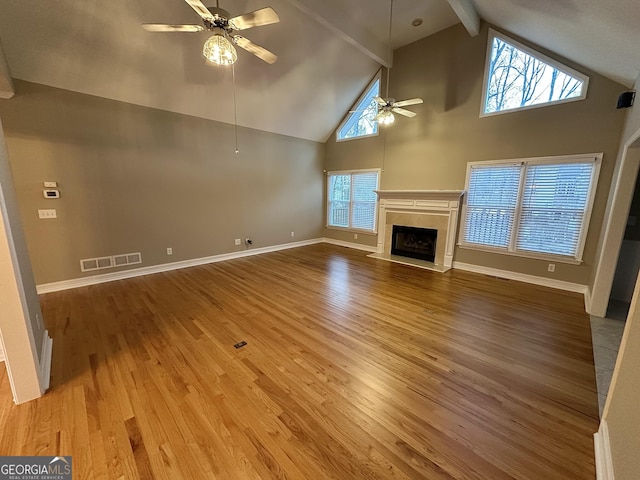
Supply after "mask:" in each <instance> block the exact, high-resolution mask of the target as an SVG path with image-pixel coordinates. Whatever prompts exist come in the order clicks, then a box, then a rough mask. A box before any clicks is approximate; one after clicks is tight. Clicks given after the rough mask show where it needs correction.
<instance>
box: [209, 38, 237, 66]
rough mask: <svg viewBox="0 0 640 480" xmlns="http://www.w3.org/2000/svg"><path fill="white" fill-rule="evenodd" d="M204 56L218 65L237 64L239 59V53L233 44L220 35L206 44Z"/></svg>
mask: <svg viewBox="0 0 640 480" xmlns="http://www.w3.org/2000/svg"><path fill="white" fill-rule="evenodd" d="M202 55H204V58H206V59H207V60H209V61H210V62H213V63H217V64H218V65H231V64H232V63H236V60H237V59H238V53H237V52H236V49H235V47H234V46H233V44H232V43H231V42H230V41H229V40H227V39H226V38H224V37H223V36H222V35H220V34H216V35H214V36H213V37H211V38H209V40H207V41H206V42H204V47H202Z"/></svg>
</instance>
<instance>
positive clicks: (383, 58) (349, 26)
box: [289, 0, 392, 68]
mask: <svg viewBox="0 0 640 480" xmlns="http://www.w3.org/2000/svg"><path fill="white" fill-rule="evenodd" d="M289 3H291V4H292V5H294V6H295V7H297V8H298V9H300V10H301V11H303V12H304V13H306V14H307V15H309V16H310V17H311V18H313V19H314V20H316V21H317V22H318V23H320V24H321V25H323V26H324V27H326V28H328V29H329V30H331V31H332V32H334V33H335V34H337V35H338V36H339V37H340V38H342V39H343V40H345V41H346V42H348V43H350V44H351V45H353V46H354V47H356V48H357V49H358V50H360V51H361V52H363V53H364V54H365V55H367V56H369V57H371V58H372V59H374V60H375V61H376V62H378V63H380V64H381V65H383V66H384V67H387V68H391V66H392V56H391V52H390V49H389V46H388V45H386V44H385V43H383V42H381V41H380V40H378V39H377V38H376V37H375V36H374V35H372V34H371V33H370V32H369V31H368V30H367V29H366V28H363V27H362V26H360V24H358V23H357V22H354V21H352V20H351V19H350V18H349V15H348V14H347V13H346V12H345V11H344V10H343V9H342V7H341V6H340V4H341V2H338V1H336V0H324V1H322V2H318V1H316V0H289Z"/></svg>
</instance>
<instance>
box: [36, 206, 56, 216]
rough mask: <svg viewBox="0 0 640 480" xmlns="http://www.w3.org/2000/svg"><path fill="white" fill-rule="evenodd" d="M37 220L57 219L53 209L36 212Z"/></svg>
mask: <svg viewBox="0 0 640 480" xmlns="http://www.w3.org/2000/svg"><path fill="white" fill-rule="evenodd" d="M38 218H58V214H57V212H56V209H55V208H48V209H42V210H38Z"/></svg>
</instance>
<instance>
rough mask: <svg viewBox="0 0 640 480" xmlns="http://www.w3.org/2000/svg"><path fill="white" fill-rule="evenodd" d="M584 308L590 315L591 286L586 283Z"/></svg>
mask: <svg viewBox="0 0 640 480" xmlns="http://www.w3.org/2000/svg"><path fill="white" fill-rule="evenodd" d="M584 310H585V311H586V312H587V313H588V314H589V315H591V288H589V286H588V285H587V289H586V290H585V292H584Z"/></svg>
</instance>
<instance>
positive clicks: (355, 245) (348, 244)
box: [322, 237, 377, 253]
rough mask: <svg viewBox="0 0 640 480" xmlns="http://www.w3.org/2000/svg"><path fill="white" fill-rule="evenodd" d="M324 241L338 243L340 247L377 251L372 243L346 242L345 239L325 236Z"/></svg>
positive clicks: (332, 243)
mask: <svg viewBox="0 0 640 480" xmlns="http://www.w3.org/2000/svg"><path fill="white" fill-rule="evenodd" d="M322 241H323V242H324V243H330V244H331V245H338V246H340V247H347V248H353V249H356V250H362V251H364V252H370V253H375V252H376V251H377V248H376V247H372V246H370V245H362V244H360V243H353V242H345V241H344V240H336V239H335V238H327V237H325V238H323V239H322Z"/></svg>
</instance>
